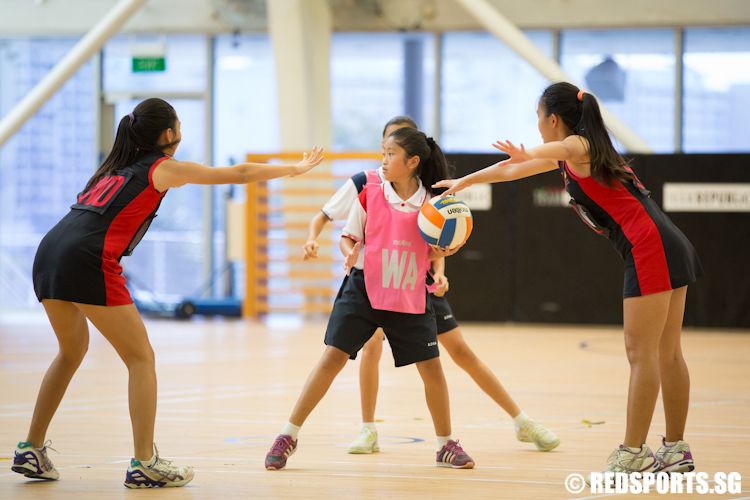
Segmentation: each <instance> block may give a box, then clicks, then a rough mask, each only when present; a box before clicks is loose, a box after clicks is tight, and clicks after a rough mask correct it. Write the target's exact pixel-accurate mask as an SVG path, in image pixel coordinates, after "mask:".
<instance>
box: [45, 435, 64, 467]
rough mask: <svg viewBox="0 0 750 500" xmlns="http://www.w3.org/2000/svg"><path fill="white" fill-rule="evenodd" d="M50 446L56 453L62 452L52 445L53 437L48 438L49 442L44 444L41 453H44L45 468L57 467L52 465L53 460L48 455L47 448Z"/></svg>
mask: <svg viewBox="0 0 750 500" xmlns="http://www.w3.org/2000/svg"><path fill="white" fill-rule="evenodd" d="M48 448H49V449H50V450H52V451H54V452H55V453H60V452H59V451H57V450H56V449H54V448H53V447H52V440H51V439H48V440H47V442H46V443H44V446H42V453H41V454H42V457H43V458H44V467H43V468H44V469H45V470H52V469H54V468H55V466H54V465H52V460H50V459H49V457H48V456H47V449H48Z"/></svg>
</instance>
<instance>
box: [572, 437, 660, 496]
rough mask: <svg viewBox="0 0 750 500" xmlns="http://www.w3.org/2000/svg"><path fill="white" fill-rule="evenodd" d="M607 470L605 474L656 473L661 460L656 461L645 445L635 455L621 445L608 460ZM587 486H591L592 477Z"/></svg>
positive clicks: (588, 478) (587, 479)
mask: <svg viewBox="0 0 750 500" xmlns="http://www.w3.org/2000/svg"><path fill="white" fill-rule="evenodd" d="M607 464H608V465H607V468H606V469H604V472H624V473H626V474H631V473H633V472H640V473H641V474H645V473H646V472H656V471H658V470H659V460H657V459H656V457H655V456H654V454H653V453H652V452H651V449H650V448H649V447H648V446H647V445H646V444H645V443H644V444H643V446H641V451H639V452H638V453H633V452H632V451H630V450H629V449H628V448H627V447H625V446H623V445H620V446H619V447H618V448H617V449H616V450H615V451H613V452H612V453H611V454H610V455H609V458H608V459H607ZM586 484H588V485H589V486H590V485H591V475H589V476H588V477H587V478H586Z"/></svg>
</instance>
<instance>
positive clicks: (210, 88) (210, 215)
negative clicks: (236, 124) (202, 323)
mask: <svg viewBox="0 0 750 500" xmlns="http://www.w3.org/2000/svg"><path fill="white" fill-rule="evenodd" d="M213 103H214V38H213V37H212V36H208V37H206V91H205V98H204V99H203V105H204V106H205V112H206V118H205V122H206V125H205V127H206V130H205V149H206V151H205V156H204V161H205V162H206V165H213V164H214V106H213ZM214 266H215V262H214V186H205V187H204V188H203V277H204V279H206V280H208V279H210V278H211V276H212V275H213V269H214ZM213 294H214V284H213V283H210V284H209V287H208V296H209V297H210V296H213Z"/></svg>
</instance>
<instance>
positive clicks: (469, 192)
mask: <svg viewBox="0 0 750 500" xmlns="http://www.w3.org/2000/svg"><path fill="white" fill-rule="evenodd" d="M456 196H458V197H459V198H461V201H463V202H464V203H466V206H467V207H469V209H471V210H491V209H492V185H491V184H474V185H473V186H469V187H467V188H466V189H462V190H461V191H459V192H458V193H456Z"/></svg>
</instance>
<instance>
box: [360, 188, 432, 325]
mask: <svg viewBox="0 0 750 500" xmlns="http://www.w3.org/2000/svg"><path fill="white" fill-rule="evenodd" d="M376 175H377V174H376ZM418 216H419V212H414V213H405V212H400V211H398V210H396V209H395V208H393V207H391V206H390V205H389V204H388V201H387V200H386V199H385V195H384V194H383V185H382V184H368V185H367V223H366V226H365V288H366V289H367V297H368V298H369V299H370V304H371V305H372V307H373V308H374V309H380V310H384V311H393V312H400V313H409V314H424V312H425V281H426V277H427V270H428V269H429V266H430V261H429V260H427V257H428V255H429V253H430V246H429V245H428V244H427V243H426V242H425V241H424V240H423V239H422V236H421V235H420V234H419V229H418V227H417V217H418Z"/></svg>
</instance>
